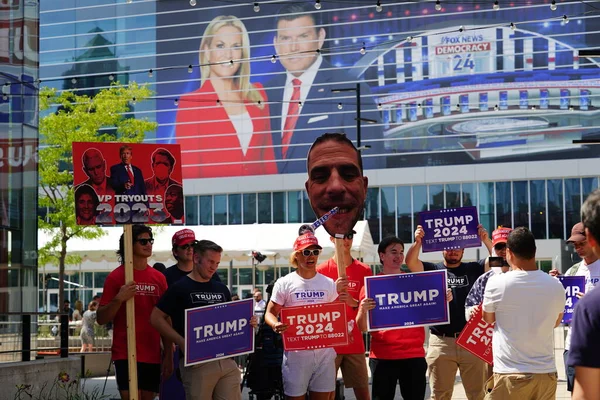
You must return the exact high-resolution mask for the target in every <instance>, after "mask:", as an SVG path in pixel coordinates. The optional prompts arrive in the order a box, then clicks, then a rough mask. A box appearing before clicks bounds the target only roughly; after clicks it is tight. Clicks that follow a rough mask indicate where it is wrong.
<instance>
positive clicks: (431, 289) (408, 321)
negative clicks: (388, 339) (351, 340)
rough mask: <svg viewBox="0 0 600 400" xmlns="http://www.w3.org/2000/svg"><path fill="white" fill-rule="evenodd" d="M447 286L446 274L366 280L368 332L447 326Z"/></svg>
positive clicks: (380, 276)
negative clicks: (371, 305) (372, 304)
mask: <svg viewBox="0 0 600 400" xmlns="http://www.w3.org/2000/svg"><path fill="white" fill-rule="evenodd" d="M446 285H447V283H446V271H426V272H416V273H411V274H394V275H379V276H367V277H365V291H366V296H367V297H369V298H371V299H373V300H375V308H374V309H372V310H371V311H369V318H368V320H367V326H368V329H369V331H378V330H382V329H393V328H405V327H415V326H424V325H433V324H445V323H448V322H449V321H450V319H449V318H450V317H449V311H448V302H447V301H446V287H447V286H446Z"/></svg>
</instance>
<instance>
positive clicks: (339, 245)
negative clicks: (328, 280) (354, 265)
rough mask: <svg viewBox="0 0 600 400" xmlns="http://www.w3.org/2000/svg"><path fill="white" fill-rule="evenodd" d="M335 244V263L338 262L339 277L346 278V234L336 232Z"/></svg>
mask: <svg viewBox="0 0 600 400" xmlns="http://www.w3.org/2000/svg"><path fill="white" fill-rule="evenodd" d="M333 244H334V246H335V263H336V264H337V270H338V278H344V277H345V276H346V267H347V266H348V264H347V263H346V255H345V254H344V252H345V250H346V249H344V235H342V234H336V235H335V236H334V239H333Z"/></svg>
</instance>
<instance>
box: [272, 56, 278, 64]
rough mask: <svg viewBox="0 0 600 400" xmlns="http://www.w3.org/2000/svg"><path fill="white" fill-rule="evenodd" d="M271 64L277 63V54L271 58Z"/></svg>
mask: <svg viewBox="0 0 600 400" xmlns="http://www.w3.org/2000/svg"><path fill="white" fill-rule="evenodd" d="M271 62H272V63H273V64H275V63H276V62H277V56H276V55H275V54H273V57H271Z"/></svg>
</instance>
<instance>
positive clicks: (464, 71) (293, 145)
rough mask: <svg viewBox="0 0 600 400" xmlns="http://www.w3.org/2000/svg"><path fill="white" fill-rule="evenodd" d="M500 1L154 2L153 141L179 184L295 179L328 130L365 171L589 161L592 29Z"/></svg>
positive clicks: (594, 80)
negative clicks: (174, 164)
mask: <svg viewBox="0 0 600 400" xmlns="http://www.w3.org/2000/svg"><path fill="white" fill-rule="evenodd" d="M366 3H373V4H366ZM384 3H388V2H384ZM445 3H446V4H445ZM484 3H486V4H485V5H484ZM488 3H489V4H488ZM500 3H501V4H502V6H501V7H500V9H499V10H494V9H493V8H492V4H493V2H472V1H465V2H464V4H461V2H460V1H458V2H456V1H453V2H451V4H450V2H444V1H442V2H441V4H442V7H441V9H440V10H437V9H436V3H435V2H433V1H428V2H410V3H404V4H400V3H396V4H395V5H389V4H384V5H383V6H382V7H381V8H380V9H379V8H376V6H375V2H374V1H373V2H364V1H349V2H338V1H335V2H334V1H331V2H330V1H326V0H323V1H321V2H320V5H321V7H320V9H317V8H315V2H314V1H306V2H298V1H295V2H277V3H276V4H275V3H271V4H268V3H257V4H252V3H251V2H248V3H240V2H223V1H210V0H203V1H198V2H197V5H196V6H195V7H193V6H191V5H190V2H189V1H188V0H181V1H177V0H175V1H161V2H158V4H157V56H156V57H157V70H158V71H157V72H158V73H157V92H158V98H159V99H161V100H160V101H159V102H157V104H158V107H159V110H158V112H157V118H158V121H159V123H160V128H159V132H158V137H159V139H160V140H161V141H164V142H169V143H179V144H180V145H181V150H182V158H183V166H184V168H183V177H184V178H188V179H190V178H212V177H224V176H245V175H268V174H282V173H297V172H305V171H306V155H307V152H308V150H309V148H310V145H311V144H312V143H313V141H314V140H315V139H316V138H317V137H318V136H320V135H321V134H323V133H326V132H344V133H346V134H347V135H348V137H349V138H350V139H351V140H352V141H353V142H354V143H355V144H356V145H357V147H360V148H361V151H362V155H363V160H364V166H365V168H367V169H372V168H399V167H415V166H440V165H459V164H476V163H489V162H519V161H533V160H555V159H579V158H590V157H598V156H599V155H600V154H599V153H600V147H599V146H593V145H586V144H585V143H573V141H579V140H595V139H600V134H599V133H600V132H599V129H598V121H599V115H598V108H597V107H596V105H597V104H598V90H599V85H600V79H599V77H600V75H599V72H600V70H599V68H598V67H599V65H598V60H599V59H597V58H596V59H594V58H587V57H583V56H580V54H579V53H580V51H581V50H585V49H590V48H597V47H598V46H599V45H600V36H599V35H598V34H597V33H596V32H598V31H599V30H600V29H599V28H600V17H598V16H597V14H594V13H593V11H594V10H593V9H592V8H591V6H590V5H588V4H585V3H583V2H564V3H563V2H557V7H556V8H557V9H556V10H553V9H551V7H550V2H549V1H536V2H512V3H510V4H509V3H508V2H500ZM257 5H258V6H257Z"/></svg>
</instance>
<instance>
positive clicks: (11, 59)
mask: <svg viewBox="0 0 600 400" xmlns="http://www.w3.org/2000/svg"><path fill="white" fill-rule="evenodd" d="M38 27H39V20H38V5H37V2H35V1H28V2H25V1H19V0H17V1H2V2H0V31H1V34H0V88H1V91H2V93H1V95H2V97H1V100H0V333H16V332H20V320H21V318H20V316H19V315H18V313H22V312H35V311H37V295H36V292H37V284H38V282H37V279H38V274H37V230H36V226H37V219H36V210H37V190H38V189H37V145H38V130H37V126H38V102H37V87H38V83H37V79H38V61H39V57H38V56H39V54H38V39H39V38H38ZM11 313H15V314H17V315H14V314H12V315H11Z"/></svg>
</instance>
